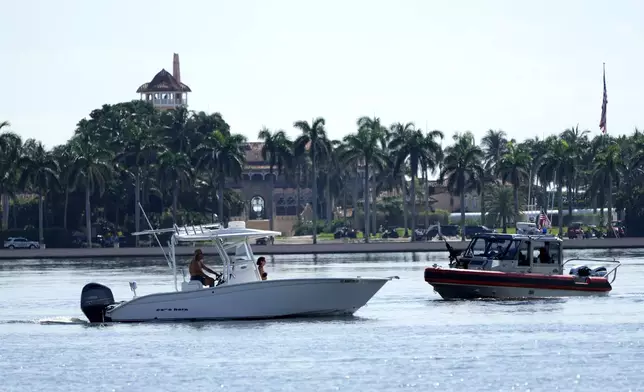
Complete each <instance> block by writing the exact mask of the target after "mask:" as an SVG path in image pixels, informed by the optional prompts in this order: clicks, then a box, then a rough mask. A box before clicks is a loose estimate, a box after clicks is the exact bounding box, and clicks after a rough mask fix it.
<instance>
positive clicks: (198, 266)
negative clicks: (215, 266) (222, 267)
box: [189, 249, 219, 287]
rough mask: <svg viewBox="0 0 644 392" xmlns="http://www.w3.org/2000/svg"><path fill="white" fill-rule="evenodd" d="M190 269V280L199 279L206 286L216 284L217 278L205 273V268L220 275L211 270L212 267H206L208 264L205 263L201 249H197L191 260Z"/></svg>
mask: <svg viewBox="0 0 644 392" xmlns="http://www.w3.org/2000/svg"><path fill="white" fill-rule="evenodd" d="M189 270H190V280H198V281H200V282H201V284H203V285H204V286H210V287H214V286H215V280H214V279H213V278H211V277H209V276H206V274H204V273H203V270H206V271H208V272H210V273H211V274H214V275H219V274H218V273H217V272H215V271H213V270H211V269H210V268H208V267H206V265H205V264H204V263H203V252H202V251H201V249H197V250H195V255H194V257H193V258H192V261H191V262H190V267H189Z"/></svg>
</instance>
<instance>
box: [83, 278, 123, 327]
mask: <svg viewBox="0 0 644 392" xmlns="http://www.w3.org/2000/svg"><path fill="white" fill-rule="evenodd" d="M114 303H115V302H114V295H113V294H112V290H110V288H109V287H107V286H103V285H102V284H98V283H88V284H86V285H85V286H84V287H83V290H82V291H81V300H80V307H81V310H82V311H83V313H84V314H85V317H87V319H88V320H89V322H90V323H101V322H107V321H110V320H109V317H107V316H106V310H107V308H108V307H109V306H110V305H113V304H114Z"/></svg>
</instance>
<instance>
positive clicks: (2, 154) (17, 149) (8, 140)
mask: <svg viewBox="0 0 644 392" xmlns="http://www.w3.org/2000/svg"><path fill="white" fill-rule="evenodd" d="M0 125H1V127H0V129H1V128H6V127H8V126H9V123H8V122H7V121H3V122H2V123H1V124H0ZM21 151H22V139H21V138H20V136H18V134H16V133H13V132H4V133H2V134H0V196H1V198H2V200H1V201H2V224H1V225H0V229H3V230H6V229H8V228H9V198H10V197H13V195H15V191H16V190H17V186H18V174H19V170H18V169H19V168H18V166H17V163H18V160H19V158H20V154H21Z"/></svg>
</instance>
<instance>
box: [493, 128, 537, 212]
mask: <svg viewBox="0 0 644 392" xmlns="http://www.w3.org/2000/svg"><path fill="white" fill-rule="evenodd" d="M529 170H530V154H529V153H528V151H527V150H526V149H525V148H521V146H519V145H518V144H517V143H516V141H514V140H512V141H510V142H508V144H507V148H506V152H505V154H503V156H502V157H501V160H500V161H499V165H498V173H499V175H500V176H501V180H502V181H503V182H504V183H510V184H512V187H513V189H514V214H515V216H517V217H518V216H519V188H520V187H521V185H523V184H524V183H525V182H526V181H528V180H529V179H530V174H529V173H528V172H529Z"/></svg>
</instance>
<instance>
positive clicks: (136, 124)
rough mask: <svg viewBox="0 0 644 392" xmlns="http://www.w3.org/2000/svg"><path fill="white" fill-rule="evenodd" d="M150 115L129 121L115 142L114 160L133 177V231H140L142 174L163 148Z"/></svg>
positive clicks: (137, 244) (140, 115)
mask: <svg viewBox="0 0 644 392" xmlns="http://www.w3.org/2000/svg"><path fill="white" fill-rule="evenodd" d="M152 116H153V115H151V114H148V115H146V114H143V113H140V114H139V116H137V117H136V121H130V122H129V124H128V126H127V127H126V128H125V131H124V133H123V136H122V138H120V140H119V139H117V140H115V142H117V143H118V147H117V148H118V150H117V151H119V152H118V153H117V154H116V156H115V160H116V161H117V162H119V163H121V164H123V165H125V168H126V170H127V171H128V172H130V173H131V174H132V175H133V176H134V230H135V231H137V232H138V231H140V230H141V228H140V225H141V209H140V207H139V204H140V202H141V193H142V192H141V182H142V177H143V173H144V171H145V169H146V167H148V166H149V165H151V164H152V163H153V162H154V159H155V158H156V154H157V153H158V152H159V151H162V149H163V146H162V145H161V143H159V141H158V138H156V137H155V135H154V134H153V133H152V131H153V129H152V127H153V121H154V120H152V119H151V118H150V117H152ZM135 241H136V246H137V247H138V246H139V236H136V240H135Z"/></svg>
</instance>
